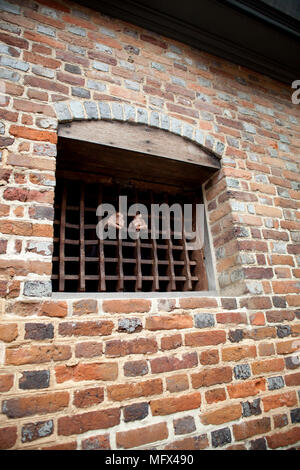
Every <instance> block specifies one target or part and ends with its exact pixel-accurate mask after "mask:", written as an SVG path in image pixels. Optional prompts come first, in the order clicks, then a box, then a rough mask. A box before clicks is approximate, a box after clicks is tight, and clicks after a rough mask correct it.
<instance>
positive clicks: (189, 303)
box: [180, 297, 218, 309]
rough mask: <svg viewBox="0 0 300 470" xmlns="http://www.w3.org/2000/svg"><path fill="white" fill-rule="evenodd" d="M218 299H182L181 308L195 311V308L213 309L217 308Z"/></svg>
mask: <svg viewBox="0 0 300 470" xmlns="http://www.w3.org/2000/svg"><path fill="white" fill-rule="evenodd" d="M217 306H218V303H217V301H216V299H214V298H210V297H198V298H197V297H194V298H193V297H191V298H182V299H180V308H186V309H194V308H213V307H217Z"/></svg>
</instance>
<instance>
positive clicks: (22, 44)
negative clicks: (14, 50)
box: [0, 32, 29, 49]
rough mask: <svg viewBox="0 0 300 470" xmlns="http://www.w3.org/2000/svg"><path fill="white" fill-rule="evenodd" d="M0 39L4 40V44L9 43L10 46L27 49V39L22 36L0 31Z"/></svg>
mask: <svg viewBox="0 0 300 470" xmlns="http://www.w3.org/2000/svg"><path fill="white" fill-rule="evenodd" d="M0 41H2V42H4V43H5V44H9V45H10V46H15V47H19V48H20V49H28V45H29V43H28V41H26V40H25V39H22V38H16V37H15V36H12V35H11V34H5V33H2V32H1V33H0Z"/></svg>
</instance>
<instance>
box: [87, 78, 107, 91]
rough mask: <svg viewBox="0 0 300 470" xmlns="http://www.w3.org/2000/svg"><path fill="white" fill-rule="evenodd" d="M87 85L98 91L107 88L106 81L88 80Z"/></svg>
mask: <svg viewBox="0 0 300 470" xmlns="http://www.w3.org/2000/svg"><path fill="white" fill-rule="evenodd" d="M87 87H88V88H91V89H92V90H97V91H105V90H106V85H105V84H104V83H99V82H95V81H94V80H88V81H87Z"/></svg>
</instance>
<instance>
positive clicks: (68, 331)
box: [58, 320, 114, 336]
mask: <svg viewBox="0 0 300 470" xmlns="http://www.w3.org/2000/svg"><path fill="white" fill-rule="evenodd" d="M113 327H114V324H113V322H112V321H105V320H104V321H102V320H98V321H83V322H74V321H72V322H62V323H60V324H59V326H58V333H59V334H60V335H61V336H107V335H110V334H111V333H112V330H113Z"/></svg>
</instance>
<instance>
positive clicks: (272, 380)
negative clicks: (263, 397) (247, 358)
mask: <svg viewBox="0 0 300 470" xmlns="http://www.w3.org/2000/svg"><path fill="white" fill-rule="evenodd" d="M267 380H268V389H269V390H278V389H279V388H283V387H284V380H283V378H282V377H281V376H278V377H269V378H268V379H267Z"/></svg>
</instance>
